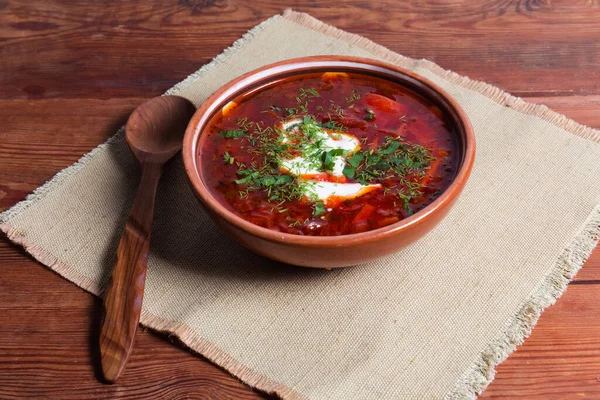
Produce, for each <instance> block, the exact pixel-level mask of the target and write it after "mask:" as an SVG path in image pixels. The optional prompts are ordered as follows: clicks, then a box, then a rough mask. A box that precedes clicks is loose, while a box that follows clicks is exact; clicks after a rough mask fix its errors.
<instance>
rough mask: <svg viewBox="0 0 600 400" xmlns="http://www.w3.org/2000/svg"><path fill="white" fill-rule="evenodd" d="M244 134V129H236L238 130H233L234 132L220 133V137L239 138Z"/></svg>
mask: <svg viewBox="0 0 600 400" xmlns="http://www.w3.org/2000/svg"><path fill="white" fill-rule="evenodd" d="M244 133H246V131H244V130H242V129H236V130H232V131H220V132H219V135H221V136H223V137H226V138H239V137H240V136H242V135H243V134H244Z"/></svg>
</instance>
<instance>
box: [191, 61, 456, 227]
mask: <svg viewBox="0 0 600 400" xmlns="http://www.w3.org/2000/svg"><path fill="white" fill-rule="evenodd" d="M446 120H447V116H445V115H443V113H442V112H441V110H440V109H439V108H438V107H437V106H436V105H435V104H433V103H431V102H430V101H428V100H427V99H425V98H423V97H421V96H419V95H417V94H416V93H414V92H413V91H411V90H410V89H408V88H406V87H404V86H402V85H400V84H398V83H395V82H393V81H389V80H385V79H382V78H378V77H373V76H370V75H366V74H365V75H363V74H357V73H344V72H326V73H311V74H305V75H299V76H294V77H291V78H288V79H285V80H280V81H277V82H274V83H270V84H268V85H266V86H263V87H260V88H255V89H252V90H251V91H249V92H247V93H245V94H244V95H242V96H240V97H238V98H236V99H234V100H233V101H231V102H229V103H228V104H227V105H226V106H224V107H223V109H222V110H221V111H219V112H218V113H217V114H216V115H214V116H213V117H212V119H211V121H210V124H209V125H208V127H207V130H206V131H205V133H204V134H205V135H207V136H206V137H205V138H204V143H203V145H202V146H201V147H200V150H199V153H198V157H199V161H200V162H199V165H201V173H202V175H203V179H204V181H205V182H206V184H207V186H208V187H209V188H210V189H211V191H212V193H213V195H214V196H215V197H216V198H217V199H218V200H219V201H220V202H221V203H223V204H224V205H225V206H226V207H227V208H228V209H230V210H231V211H232V212H234V213H235V214H237V215H239V216H241V217H242V218H244V219H246V220H248V221H250V222H251V223H253V224H256V225H259V226H262V227H265V228H268V229H272V230H275V231H280V232H286V233H293V234H298V235H318V236H333V235H346V234H352V233H360V232H365V231H368V230H372V229H377V228H381V227H384V226H386V225H390V224H393V223H395V222H398V221H400V220H402V219H403V218H407V217H408V216H410V215H412V214H413V213H415V212H417V211H419V210H420V209H422V208H423V207H425V206H427V205H428V204H430V203H431V202H432V201H433V200H435V199H436V197H438V196H439V195H440V194H441V193H442V192H443V191H444V190H445V189H446V188H447V187H448V186H449V185H450V183H451V182H452V180H453V178H454V176H455V174H456V171H457V169H458V160H459V151H458V144H457V142H456V138H455V135H454V134H453V133H452V132H451V131H450V128H449V126H450V125H449V124H446Z"/></svg>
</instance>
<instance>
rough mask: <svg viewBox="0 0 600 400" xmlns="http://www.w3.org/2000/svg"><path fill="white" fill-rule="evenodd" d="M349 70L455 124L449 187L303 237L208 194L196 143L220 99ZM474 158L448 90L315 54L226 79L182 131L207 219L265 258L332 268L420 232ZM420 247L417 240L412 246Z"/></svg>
mask: <svg viewBox="0 0 600 400" xmlns="http://www.w3.org/2000/svg"><path fill="white" fill-rule="evenodd" d="M325 71H346V72H358V73H368V74H375V75H376V76H378V77H381V78H384V79H388V80H393V81H395V82H398V83H400V84H402V85H404V86H406V87H408V88H410V89H412V90H413V91H415V92H416V93H418V94H420V95H422V96H424V97H425V98H427V99H429V100H430V101H432V102H433V103H434V104H436V105H437V106H438V107H440V108H441V109H442V110H443V111H444V112H445V113H447V115H448V116H449V119H450V121H451V123H453V124H454V127H453V128H454V132H455V134H456V135H458V143H459V148H460V151H461V156H460V163H459V168H458V172H457V174H456V177H455V179H454V181H453V182H452V183H451V184H450V186H449V187H448V188H447V189H446V190H445V191H444V192H443V193H442V194H441V195H440V196H439V197H438V198H437V199H435V200H434V201H433V202H432V203H431V204H429V205H428V206H427V207H425V208H423V209H422V210H420V211H418V212H416V213H415V214H414V215H412V216H410V217H408V218H406V219H403V220H401V221H399V222H396V223H394V224H391V225H388V226H385V227H383V228H379V229H375V230H371V231H367V232H364V233H356V234H350V235H342V236H326V237H321V236H302V235H295V234H289V233H281V232H276V231H273V230H270V229H267V228H263V227H260V226H257V225H254V224H252V223H250V222H248V221H246V220H244V219H243V218H241V217H239V216H237V215H235V214H234V213H233V212H231V211H229V210H228V209H227V208H226V207H225V206H223V205H222V204H221V203H219V201H217V199H215V198H214V197H213V195H212V194H211V191H210V190H209V188H208V187H207V186H206V185H205V183H204V182H203V178H202V173H201V165H200V163H201V162H202V160H198V158H197V154H198V146H199V145H200V143H201V140H200V138H201V137H202V135H203V133H204V130H205V127H206V125H207V124H208V123H209V122H210V120H211V117H212V116H213V114H214V113H215V112H217V111H219V110H220V109H221V108H222V107H223V106H224V105H225V104H227V103H228V102H229V101H230V100H231V99H233V98H235V97H237V96H238V95H240V94H242V93H244V92H247V91H248V90H250V89H251V88H254V87H257V86H262V85H264V84H265V83H268V82H269V81H273V80H278V79H281V78H284V77H289V76H290V75H295V74H303V73H309V72H325ZM474 158H475V137H474V134H473V128H472V127H471V123H470V122H469V119H468V118H467V115H466V114H465V112H464V111H463V110H462V108H461V107H460V106H459V105H458V103H457V102H456V100H454V99H453V98H452V97H451V96H450V95H449V94H448V93H446V92H445V91H444V90H443V89H442V88H440V87H439V86H438V85H436V84H435V83H433V82H431V81H429V80H428V79H425V78H423V77H422V76H419V75H417V74H415V73H413V72H411V71H408V70H405V69H402V68H399V67H396V66H394V65H391V64H387V63H382V62H379V61H375V60H371V59H364V58H355V57H344V56H316V57H303V58H298V59H292V60H287V61H283V62H279V63H275V64H271V65H267V66H264V67H262V68H259V69H257V70H254V71H252V72H249V73H247V74H245V75H243V76H241V77H239V78H237V79H234V80H233V81H231V82H229V83H228V84H226V85H225V86H223V87H222V88H221V89H219V90H217V91H216V92H215V93H214V94H213V95H211V96H210V97H209V98H208V99H207V100H206V101H205V102H204V104H202V106H201V107H200V108H199V109H198V110H197V111H196V113H195V115H194V116H193V118H192V119H191V121H190V123H189V125H188V127H187V131H186V133H185V138H184V143H183V161H184V164H185V170H186V173H187V176H188V178H189V181H190V183H191V186H192V188H193V190H194V192H195V193H196V195H197V197H198V198H199V200H200V203H201V204H202V205H203V206H204V208H205V209H206V211H207V212H208V213H209V214H210V216H211V217H212V219H213V220H214V221H215V222H216V223H217V224H218V225H219V226H220V227H221V228H222V229H223V231H225V232H226V233H227V234H228V235H229V236H231V237H232V238H233V239H235V240H236V241H238V242H239V243H241V244H242V245H244V246H246V247H247V248H249V249H251V250H253V251H255V252H256V253H258V254H261V255H263V256H265V257H268V258H271V259H274V260H277V261H281V262H284V263H288V264H293V265H299V266H304V267H317V268H336V267H347V266H351V265H357V264H362V263H366V262H369V261H372V260H375V259H377V258H379V257H383V256H385V255H388V254H390V253H393V252H396V251H398V250H400V249H402V248H403V247H405V246H407V245H409V244H411V243H412V242H414V241H415V240H417V239H419V238H420V237H422V236H423V235H424V234H426V233H427V232H428V231H430V230H431V229H432V228H433V227H434V226H436V225H437V224H438V223H439V222H440V221H441V220H442V219H443V218H444V216H445V215H446V214H447V213H448V211H449V210H450V208H451V207H452V205H453V204H454V202H455V201H456V199H457V198H458V196H459V194H460V193H461V191H462V189H463V187H464V186H465V183H466V182H467V179H468V177H469V174H470V172H471V167H472V165H473V161H474ZM417 245H418V244H417Z"/></svg>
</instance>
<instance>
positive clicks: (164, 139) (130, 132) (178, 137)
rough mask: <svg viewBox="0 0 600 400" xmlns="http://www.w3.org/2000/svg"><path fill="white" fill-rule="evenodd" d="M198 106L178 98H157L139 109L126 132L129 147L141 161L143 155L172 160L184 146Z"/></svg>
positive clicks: (131, 118) (135, 111) (129, 121)
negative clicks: (187, 129)
mask: <svg viewBox="0 0 600 400" xmlns="http://www.w3.org/2000/svg"><path fill="white" fill-rule="evenodd" d="M195 111H196V107H194V105H193V104H192V103H190V101H189V100H187V99H184V98H183V97H177V96H160V97H155V98H153V99H151V100H149V101H146V102H145V103H143V104H141V105H140V106H139V107H138V108H136V109H135V110H134V111H133V113H132V114H131V116H130V117H129V119H128V120H127V126H126V129H125V139H126V140H127V144H128V145H129V147H130V148H131V150H132V151H133V153H134V154H135V156H136V157H137V158H138V160H139V159H140V155H142V154H149V153H151V154H152V157H154V159H155V160H156V157H166V159H165V161H166V160H168V159H170V158H171V157H173V156H174V155H175V154H176V153H177V152H178V151H179V150H180V149H181V145H182V143H183V135H184V134H185V129H186V126H187V122H188V121H189V120H190V118H191V117H192V115H194V112H195Z"/></svg>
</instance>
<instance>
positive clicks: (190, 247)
mask: <svg viewBox="0 0 600 400" xmlns="http://www.w3.org/2000/svg"><path fill="white" fill-rule="evenodd" d="M314 54H348V55H356V56H363V57H372V58H376V59H381V60H385V61H389V62H393V63H395V64H398V65H401V66H403V67H405V68H408V69H411V70H413V71H416V72H418V73H419V74H421V75H424V76H425V77H427V78H429V79H431V80H433V81H434V82H436V83H438V84H439V85H441V86H442V87H444V88H445V89H446V90H447V91H448V92H450V93H451V94H452V95H453V96H455V97H456V99H457V100H458V101H459V102H460V103H461V105H462V106H463V107H464V109H465V110H466V112H467V114H468V115H469V117H470V118H471V121H472V123H473V126H474V127H475V132H476V135H477V146H478V154H477V160H476V163H475V167H474V169H473V173H472V176H471V179H470V181H469V183H468V185H467V187H466V189H465V191H464V193H463V195H462V197H461V198H460V200H459V201H458V203H457V204H456V206H455V208H454V209H453V210H452V211H451V213H450V215H448V217H447V218H446V219H445V220H444V221H443V222H442V223H441V224H440V225H439V226H438V227H437V228H436V229H435V230H434V231H432V232H431V233H430V234H428V235H427V236H426V237H425V238H423V239H422V240H420V241H418V242H417V243H416V244H414V245H413V246H411V247H410V248H408V249H406V250H404V251H402V252H400V253H397V254H395V255H393V256H391V257H388V258H386V259H383V260H381V261H378V262H374V263H372V264H369V265H362V266H357V267H353V268H347V269H340V270H333V271H325V270H311V269H301V268H295V267H290V266H286V265H281V264H278V263H275V262H271V261H268V260H266V259H263V258H261V257H260V256H257V255H255V254H253V253H251V252H249V251H248V250H245V249H244V248H242V247H240V246H239V245H237V244H235V243H234V242H232V241H231V240H230V239H229V238H228V237H226V236H225V235H223V234H222V233H221V232H220V231H219V230H218V229H217V228H216V227H215V226H214V225H213V224H212V222H211V221H210V220H209V219H208V218H207V217H206V215H205V214H204V213H203V212H202V211H201V209H200V207H199V204H198V203H197V201H196V199H195V198H194V196H193V195H192V193H191V190H190V189H189V187H188V185H187V183H186V179H185V175H184V172H183V169H182V164H181V162H175V163H173V164H172V165H171V166H170V168H169V170H168V171H167V174H166V176H165V177H164V179H163V181H162V184H161V187H160V188H159V198H158V202H157V206H156V219H155V224H154V231H153V237H152V245H151V256H150V260H149V271H148V280H147V287H146V296H145V299H144V310H143V313H142V323H143V324H144V325H146V326H148V327H150V328H153V329H157V330H160V331H165V332H170V333H172V334H174V335H176V336H178V337H179V338H181V340H182V341H183V342H185V343H186V344H187V345H188V346H190V347H191V348H192V349H194V350H196V351H198V352H200V353H202V354H203V355H204V356H206V357H208V358H209V359H210V360H212V361H214V362H215V363H216V364H218V365H221V366H222V367H224V368H225V369H227V370H228V371H230V372H231V373H232V374H234V375H235V376H237V377H239V378H240V379H242V380H243V381H244V382H246V383H248V384H249V385H251V386H254V387H256V388H258V389H261V390H264V391H267V392H275V393H277V394H278V395H280V396H282V397H284V398H287V399H300V398H312V399H344V400H345V399H374V398H386V399H387V398H444V397H446V398H470V397H474V396H475V394H476V393H478V392H480V391H482V390H483V389H484V388H485V386H486V385H487V384H488V383H489V382H490V381H491V380H492V378H493V375H494V366H495V365H496V364H498V363H499V362H501V361H502V360H504V359H505V358H506V357H507V356H508V354H509V353H510V352H512V351H513V350H514V349H515V346H516V345H518V344H519V343H521V342H522V341H523V339H524V338H525V337H526V336H527V334H528V333H529V332H530V330H531V328H532V327H533V325H534V324H535V322H536V320H537V319H538V317H539V314H540V312H541V311H542V310H543V309H544V308H545V307H547V306H549V305H550V304H552V303H553V302H554V300H555V299H556V298H557V297H558V296H560V294H561V293H562V292H563V291H564V290H565V288H566V285H567V283H568V281H569V280H570V279H571V278H572V277H573V275H574V274H575V273H576V272H577V270H578V269H579V268H580V267H581V265H582V263H583V261H584V259H585V258H586V257H587V256H588V255H589V253H590V252H591V251H592V249H593V248H594V246H595V245H596V243H597V241H598V235H599V231H600V207H599V202H600V144H599V143H600V132H598V131H595V130H593V129H591V128H588V127H585V126H582V125H579V124H577V123H575V122H574V121H571V120H569V119H567V118H566V117H564V116H562V115H559V114H556V113H554V112H552V111H550V110H548V109H547V108H546V107H543V106H536V105H533V104H529V103H526V102H524V101H522V100H520V99H518V98H515V97H512V96H510V95H509V94H507V93H504V92H502V91H501V90H500V89H498V88H495V87H492V86H490V85H487V84H485V83H480V82H474V81H471V80H469V79H467V78H465V77H461V76H459V75H456V74H454V73H452V72H449V71H446V70H443V69H442V68H440V67H439V66H437V65H435V64H433V63H431V62H429V61H426V60H419V61H417V60H412V59H408V58H405V57H402V56H400V55H398V54H395V53H393V52H391V51H389V50H387V49H385V48H383V47H381V46H378V45H376V44H375V43H372V42H370V41H368V40H366V39H364V38H361V37H359V36H356V35H352V34H349V33H346V32H343V31H340V30H337V29H335V28H333V27H330V26H327V25H324V24H323V23H321V22H319V21H318V20H315V19H313V18H312V17H310V16H308V15H306V14H300V13H295V12H291V11H287V12H285V13H284V14H283V16H276V17H273V18H271V19H269V20H268V21H265V22H264V23H262V24H260V25H259V26H257V27H256V28H254V29H252V30H251V31H250V32H249V33H247V34H246V35H245V36H244V37H243V38H242V39H240V40H239V41H237V42H236V43H235V44H234V45H233V46H232V47H231V48H229V49H227V50H226V51H225V52H224V53H223V54H221V55H220V56H218V57H216V58H215V59H214V61H213V62H211V63H210V64H208V65H207V66H205V67H203V68H201V69H200V70H199V71H198V72H196V73H194V74H193V75H191V76H190V77H189V78H188V79H186V80H185V81H183V82H182V83H180V84H178V85H177V86H175V87H174V88H173V89H171V90H170V91H169V93H176V94H179V95H182V96H185V97H188V98H190V99H191V100H193V101H194V102H195V103H196V104H200V103H201V102H202V101H203V100H204V99H206V98H207V96H209V95H210V94H211V93H212V92H213V91H214V90H215V89H217V88H218V87H219V86H221V85H223V84H224V83H226V82H227V81H229V80H231V79H232V78H234V77H236V76H238V75H240V74H242V73H243V72H246V71H249V70H251V69H254V68H256V67H259V66H261V65H264V64H267V63H271V62H274V61H278V60H282V59H286V58H292V57H298V56H305V55H314ZM137 181H138V169H137V166H136V163H135V161H134V159H133V157H132V156H131V154H130V153H129V151H128V149H127V147H126V145H125V143H124V141H123V137H122V134H118V135H116V136H115V137H114V138H113V139H111V140H109V142H107V143H105V144H103V145H101V146H99V147H98V148H97V149H95V150H94V151H92V152H91V153H90V154H88V155H86V156H84V157H83V158H82V159H81V160H80V161H79V162H78V163H76V164H75V165H73V166H71V167H69V168H67V169H66V170H64V171H62V172H60V173H59V174H58V175H57V176H56V177H55V178H53V179H52V180H51V181H50V182H48V183H47V184H45V185H44V186H42V187H41V188H39V189H38V190H37V191H36V192H35V193H34V194H32V195H31V196H29V197H28V198H27V200H25V201H23V202H22V203H20V204H18V205H16V206H15V207H13V208H12V209H10V210H8V211H6V212H5V213H3V214H2V215H1V216H0V221H1V223H2V225H1V228H2V230H3V231H4V232H6V233H7V235H8V236H9V237H10V239H11V240H13V241H14V242H16V243H19V244H21V245H23V246H24V247H25V248H26V249H27V251H29V252H30V253H31V254H32V255H33V256H34V257H36V258H37V259H38V260H40V262H42V263H44V264H45V265H47V266H49V267H50V268H52V269H53V270H55V271H56V272H58V273H59V274H61V275H63V276H64V277H66V278H67V279H69V280H71V281H73V282H74V283H76V284H77V285H79V286H81V287H83V288H85V289H86V290H89V291H90V292H92V293H95V294H99V293H100V292H101V289H102V287H103V284H104V283H105V282H106V280H107V278H108V276H109V274H110V271H111V268H112V266H113V263H114V261H115V248H116V244H117V241H118V239H119V236H120V234H121V230H122V228H123V225H124V222H125V218H126V215H127V214H128V212H129V210H130V207H131V203H132V201H133V194H134V191H135V190H136V184H137Z"/></svg>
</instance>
